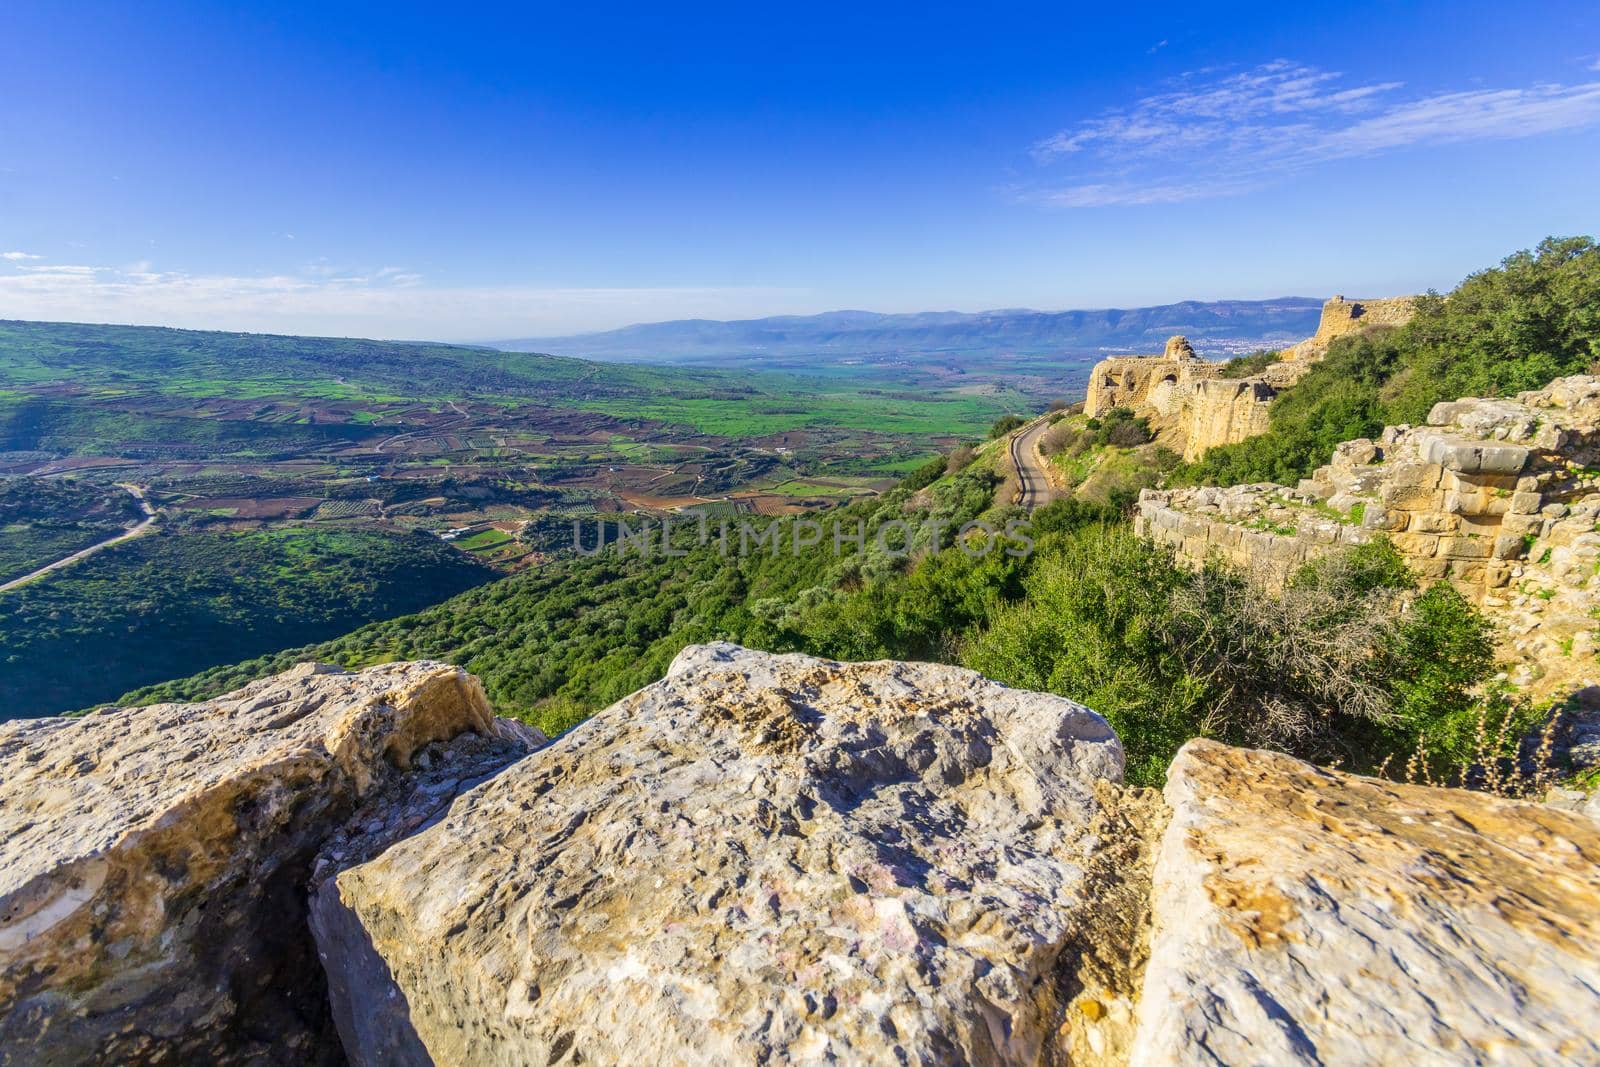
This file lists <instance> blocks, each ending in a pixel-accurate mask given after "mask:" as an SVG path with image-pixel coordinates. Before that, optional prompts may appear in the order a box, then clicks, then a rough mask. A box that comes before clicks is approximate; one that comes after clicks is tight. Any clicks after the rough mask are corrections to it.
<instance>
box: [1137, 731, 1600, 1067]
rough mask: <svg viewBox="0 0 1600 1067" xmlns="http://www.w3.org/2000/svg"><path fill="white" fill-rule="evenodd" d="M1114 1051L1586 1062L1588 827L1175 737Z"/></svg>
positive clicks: (1597, 926) (1593, 1053) (1143, 1058)
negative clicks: (1141, 937)
mask: <svg viewBox="0 0 1600 1067" xmlns="http://www.w3.org/2000/svg"><path fill="white" fill-rule="evenodd" d="M1166 796H1167V800H1168V802H1169V804H1170V805H1171V807H1172V809H1173V813H1172V820H1171V823H1170V824H1169V826H1168V828H1167V831H1166V834H1165V837H1164V839H1163V843H1162V846H1161V852H1160V854H1159V857H1158V859H1157V862H1156V868H1155V874H1154V913H1155V924H1156V928H1155V934H1154V939H1153V944H1152V948H1151V956H1150V961H1149V967H1148V970H1147V972H1146V977H1145V986H1144V991H1143V999H1142V1002H1141V1004H1140V1008H1139V1030H1138V1035H1137V1039H1136V1044H1135V1048H1134V1055H1133V1062H1134V1063H1136V1064H1170V1063H1185V1064H1240V1063H1271V1064H1292V1063H1305V1064H1357V1063H1359V1064H1371V1063H1395V1064H1408V1065H1414V1064H1444V1063H1449V1064H1462V1063H1497V1064H1505V1063H1518V1064H1552V1063H1595V1062H1600V1028H1597V1026H1596V1023H1595V1021H1596V1019H1600V825H1597V824H1596V823H1594V822H1593V821H1592V820H1589V819H1586V818H1584V817H1582V816H1580V815H1577V814H1574V813H1568V812H1562V811H1557V810H1553V809H1551V808H1548V807H1545V806H1543V805H1538V804H1521V803H1514V802H1511V801H1504V800H1499V799H1496V798H1494V797H1490V796H1486V795H1484V794H1480V793H1469V792H1464V791H1461V790H1452V789H1427V788H1422V787H1415V786H1405V785H1397V784H1394V783H1390V782H1382V781H1378V780H1375V779H1369V778H1357V777H1353V776H1350V775H1344V774H1338V773H1335V772H1331V771H1322V770H1318V769H1316V768H1314V767H1311V766H1309V765H1308V764H1304V763H1301V762H1299V761H1297V760H1293V759H1290V758H1288V757H1286V756H1279V755H1275V754H1272V753H1266V752H1252V751H1248V750H1242V749H1231V748H1226V747H1224V746H1222V745H1218V744H1215V743H1212V742H1206V741H1193V742H1190V743H1189V744H1188V745H1187V746H1185V748H1184V750H1183V751H1182V752H1181V753H1180V754H1179V756H1178V758H1177V760H1176V761H1175V762H1174V763H1173V766H1172V769H1171V772H1170V774H1169V777H1168V783H1167V788H1166Z"/></svg>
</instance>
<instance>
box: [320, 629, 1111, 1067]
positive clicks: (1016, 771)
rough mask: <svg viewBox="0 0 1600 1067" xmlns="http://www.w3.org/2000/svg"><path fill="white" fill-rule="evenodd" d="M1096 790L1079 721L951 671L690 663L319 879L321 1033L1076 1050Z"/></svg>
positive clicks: (933, 1052) (503, 1053)
mask: <svg viewBox="0 0 1600 1067" xmlns="http://www.w3.org/2000/svg"><path fill="white" fill-rule="evenodd" d="M1121 772H1122V753H1121V748H1120V746H1119V744H1118V742H1117V740H1116V738H1115V736H1114V735H1113V734H1112V732H1111V730H1110V729H1109V728H1108V727H1107V725H1106V723H1105V722H1104V721H1103V720H1102V719H1100V718H1099V717H1098V716H1096V715H1095V714H1093V713H1092V712H1090V711H1088V710H1086V709H1085V708H1083V707H1081V706H1079V705H1077V704H1073V703H1071V702H1070V701H1067V700H1063V699H1061V698H1059V697H1054V696H1047V695H1040V694H1033V693H1022V692H1017V691H1015V690H1010V689H1005V688H1003V687H1001V686H998V685H995V684H993V683H990V682H987V681H985V680H984V679H982V678H980V677H979V676H977V675H975V674H973V673H971V672H969V671H964V670H960V669H957V668H952V667H944V666H937V665H928V664H909V663H864V664H835V663H830V662H827V661H824V660H817V659H812V658H809V657H805V656H795V655H791V656H772V655H767V654H763V653H756V652H750V651H746V650H744V649H740V648H737V647H735V646H731V645H711V646H704V647H699V648H691V649H688V650H686V651H685V652H684V653H683V654H682V655H681V656H680V657H679V658H678V660H677V661H676V662H675V663H674V664H673V666H672V669H671V671H670V673H669V675H668V677H667V678H666V679H665V680H663V681H661V682H659V683H657V684H656V685H653V686H650V687H648V688H646V689H643V690H641V691H640V692H638V693H636V694H634V695H633V696H631V697H628V698H626V699H625V700H623V701H621V702H620V703H618V704H616V705H615V706H613V707H612V708H610V709H608V710H607V711H604V712H602V713H600V714H599V715H597V716H596V717H595V718H593V719H591V720H590V721H589V722H587V723H585V724H584V725H583V726H580V727H579V728H577V729H576V730H574V731H572V732H571V733H569V734H567V735H566V736H564V737H563V738H561V739H560V740H559V741H557V742H556V743H554V744H553V745H551V746H550V747H548V748H546V749H544V750H543V751H542V752H540V753H538V754H536V755H535V756H533V757H530V758H529V759H526V760H523V761H522V762H520V763H518V764H517V765H515V766H514V767H513V768H511V769H510V770H508V771H507V772H505V773H503V774H501V775H500V776H498V777H496V778H494V779H493V780H492V781H490V782H489V783H487V784H486V785H484V786H482V787H480V788H478V789H477V790H475V791H473V792H472V793H470V794H468V795H466V796H465V797H463V798H462V799H460V800H458V801H457V802H456V803H455V805H454V807H453V808H452V809H451V810H450V812H449V814H448V816H447V817H446V818H445V819H444V820H443V821H441V822H440V823H438V824H437V825H436V826H434V827H432V828H431V829H429V830H427V831H425V832H422V833H419V834H417V835H415V836H413V837H410V838H408V839H406V840H404V841H402V842H401V843H399V844H398V845H395V846H394V847H392V848H390V849H389V850H388V851H386V852H384V853H383V854H382V855H381V856H379V857H377V858H376V859H374V860H373V861H371V862H369V863H366V864H364V865H361V866H358V867H354V868H351V869H349V870H346V871H344V872H343V873H342V874H340V875H338V877H337V878H336V879H334V880H333V881H332V882H330V883H329V884H328V885H327V886H325V887H324V889H323V890H322V893H323V894H334V895H336V896H335V897H319V901H318V905H317V910H318V913H319V915H321V916H323V919H322V920H321V921H322V922H323V924H324V926H325V928H326V929H328V930H329V931H331V932H333V933H334V934H335V935H336V936H335V938H334V940H333V941H332V942H328V941H325V942H324V951H325V952H326V953H327V955H328V958H329V966H330V968H331V969H333V970H336V971H337V970H339V969H340V968H343V967H345V966H346V961H347V960H350V959H351V958H352V957H351V955H350V953H349V947H350V946H351V945H352V944H355V945H362V944H364V945H365V946H366V949H365V950H364V951H363V952H362V953H359V954H358V955H357V956H356V957H355V966H352V967H350V968H349V970H348V973H346V974H344V975H342V976H339V977H336V978H335V980H334V981H335V984H336V985H338V986H341V987H343V988H345V989H347V990H350V993H351V995H350V997H349V1001H348V1010H347V1011H346V1012H344V1013H341V1019H340V1027H341V1032H342V1033H343V1034H344V1035H345V1037H346V1040H347V1047H348V1049H349V1051H350V1054H351V1058H352V1060H353V1061H355V1062H356V1063H360V1064H368V1063H371V1064H376V1063H394V1062H401V1063H404V1062H419V1063H425V1062H430V1061H431V1062H434V1063H440V1064H444V1063H450V1064H466V1063H547V1062H548V1063H556V1062H560V1063H577V1062H584V1063H725V1064H739V1063H764V1062H769V1061H783V1062H809V1061H817V1062H885V1063H887V1062H899V1063H911V1064H917V1063H921V1064H930V1063H949V1062H969V1063H1033V1062H1037V1061H1038V1060H1039V1059H1040V1057H1041V1056H1043V1055H1045V1054H1047V1053H1049V1054H1054V1052H1053V1051H1052V1050H1053V1049H1054V1048H1055V1045H1054V1043H1055V1042H1056V1041H1058V1040H1061V1041H1067V1042H1070V1041H1072V1040H1080V1041H1083V1042H1085V1043H1087V1042H1089V1041H1090V1040H1091V1039H1090V1038H1089V1037H1088V1036H1087V1031H1086V1030H1085V1029H1084V1028H1083V1027H1077V1028H1073V1027H1068V1028H1066V1030H1065V1031H1063V1030H1062V1022H1063V1016H1064V1015H1065V1013H1066V1010H1067V1004H1068V1002H1069V1001H1070V1000H1071V999H1072V998H1073V997H1075V996H1077V995H1079V994H1081V993H1082V992H1083V989H1082V985H1083V977H1082V976H1080V973H1079V962H1080V960H1081V959H1083V958H1085V957H1087V956H1089V955H1092V953H1090V952H1089V951H1088V949H1086V948H1085V947H1084V946H1086V945H1089V944H1091V943H1095V942H1097V941H1100V940H1103V939H1100V938H1097V937H1095V936H1094V931H1096V930H1100V929H1103V928H1104V927H1105V925H1106V923H1107V922H1108V921H1109V919H1108V917H1107V916H1106V915H1105V914H1104V911H1103V909H1101V908H1100V907H1099V905H1098V904H1097V903H1096V901H1097V899H1098V897H1097V895H1096V894H1097V892H1098V890H1097V889H1096V886H1097V885H1101V884H1103V882H1109V881H1112V880H1111V879H1104V880H1103V881H1097V880H1096V879H1094V878H1092V877H1091V876H1090V874H1088V873H1086V872H1092V871H1094V870H1096V869H1097V868H1096V866H1095V863H1094V862H1093V854H1094V853H1095V852H1096V848H1097V844H1098V838H1097V837H1096V834H1095V833H1094V832H1092V830H1093V828H1095V827H1097V826H1099V827H1104V826H1106V825H1109V823H1108V822H1107V821H1106V808H1105V806H1104V805H1103V803H1102V802H1101V801H1100V800H1098V799H1097V793H1103V792H1104V791H1106V790H1108V789H1111V788H1112V783H1115V782H1116V781H1117V780H1118V779H1119V778H1120V776H1121ZM1112 792H1113V793H1114V790H1112ZM1110 1001H1111V998H1109V997H1108V998H1106V1003H1110ZM1106 1003H1102V1002H1101V1001H1100V1000H1096V1001H1095V1005H1096V1009H1095V1011H1096V1012H1097V1013H1098V1014H1096V1018H1103V1017H1109V1016H1110V1015H1111V1014H1112V1013H1113V1012H1114V1011H1115V1010H1119V1008H1118V1005H1116V1004H1114V1003H1112V1004H1111V1006H1110V1007H1109V1008H1108V1007H1107V1006H1106ZM1120 1011H1121V1014H1122V1017H1123V1018H1127V1017H1128V1016H1129V1011H1128V1007H1127V1005H1126V1003H1124V1004H1123V1005H1121V1006H1120ZM396 1034H400V1035H402V1036H401V1037H400V1038H396V1037H395V1036H394V1035H396ZM1058 1034H1060V1035H1061V1036H1060V1037H1059V1038H1058V1036H1057V1035H1058ZM1075 1035H1076V1036H1075ZM1107 1040H1114V1038H1110V1039H1108V1038H1106V1037H1101V1038H1100V1041H1101V1044H1102V1046H1104V1044H1105V1043H1106V1041H1107ZM1062 1054H1067V1052H1066V1050H1063V1052H1062ZM1082 1055H1084V1056H1088V1055H1089V1053H1088V1051H1086V1050H1083V1051H1082Z"/></svg>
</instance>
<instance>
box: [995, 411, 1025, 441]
mask: <svg viewBox="0 0 1600 1067" xmlns="http://www.w3.org/2000/svg"><path fill="white" fill-rule="evenodd" d="M1026 425H1028V420H1027V419H1025V418H1023V417H1022V416H1021V415H1002V416H1000V417H999V418H998V419H996V420H995V424H994V425H993V426H991V427H990V428H989V439H990V440H993V439H994V438H996V437H1004V436H1005V435H1006V434H1008V433H1010V432H1011V431H1012V430H1020V429H1022V427H1024V426H1026Z"/></svg>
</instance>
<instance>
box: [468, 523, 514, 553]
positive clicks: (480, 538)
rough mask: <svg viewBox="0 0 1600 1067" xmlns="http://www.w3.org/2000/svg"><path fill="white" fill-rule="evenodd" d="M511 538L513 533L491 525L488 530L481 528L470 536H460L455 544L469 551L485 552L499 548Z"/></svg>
mask: <svg viewBox="0 0 1600 1067" xmlns="http://www.w3.org/2000/svg"><path fill="white" fill-rule="evenodd" d="M510 540H512V537H511V535H510V534H508V533H506V532H505V531H504V530H497V529H494V528H493V527H490V528H489V529H487V530H479V531H478V532H477V533H475V534H473V535H471V536H470V537H463V538H460V539H459V540H457V541H456V542H455V545H456V547H457V548H461V549H465V550H466V551H468V552H483V551H486V550H488V549H491V548H499V547H500V546H501V545H503V544H505V543H506V542H507V541H510Z"/></svg>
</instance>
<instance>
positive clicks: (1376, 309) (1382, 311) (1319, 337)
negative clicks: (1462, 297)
mask: <svg viewBox="0 0 1600 1067" xmlns="http://www.w3.org/2000/svg"><path fill="white" fill-rule="evenodd" d="M1416 313H1417V298H1416V297H1414V296H1393V297H1385V298H1383V299H1380V300H1348V299H1346V298H1345V297H1342V296H1336V297H1334V298H1333V299H1332V300H1329V301H1328V302H1326V303H1325V304H1323V305H1322V318H1321V319H1320V320H1319V321H1318V322H1317V332H1316V333H1314V334H1312V335H1311V336H1310V337H1309V338H1307V339H1306V340H1304V341H1301V342H1300V343H1299V344H1297V345H1295V346H1294V347H1292V348H1289V349H1286V350H1285V351H1284V359H1289V360H1314V359H1321V358H1322V357H1323V356H1324V355H1325V354H1326V353H1327V351H1328V345H1329V343H1331V342H1332V341H1334V340H1336V339H1337V338H1340V337H1345V336H1348V335H1349V334H1352V333H1355V332H1356V331H1358V330H1363V329H1366V328H1367V327H1369V326H1404V325H1405V324H1406V323H1408V322H1410V321H1411V318H1412V316H1414V315H1415V314H1416Z"/></svg>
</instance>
